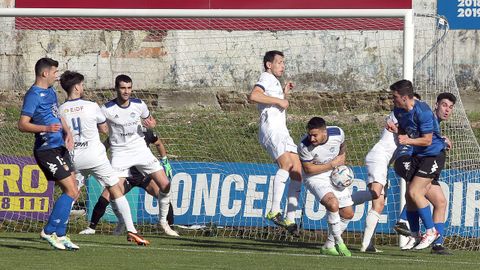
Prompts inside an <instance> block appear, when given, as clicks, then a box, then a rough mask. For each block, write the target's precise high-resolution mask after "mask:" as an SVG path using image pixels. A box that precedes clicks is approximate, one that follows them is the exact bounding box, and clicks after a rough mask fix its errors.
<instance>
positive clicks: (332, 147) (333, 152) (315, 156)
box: [298, 126, 345, 180]
mask: <svg viewBox="0 0 480 270" xmlns="http://www.w3.org/2000/svg"><path fill="white" fill-rule="evenodd" d="M327 134H328V138H327V141H326V142H325V143H324V144H320V145H317V146H314V145H313V144H312V143H311V142H310V140H309V137H308V135H306V136H305V137H304V138H303V139H302V141H301V142H300V144H299V145H298V155H299V157H300V161H302V162H313V163H315V164H326V163H328V162H330V161H331V160H333V159H334V158H335V157H337V156H338V155H339V154H340V146H341V145H342V144H343V143H344V142H345V133H344V132H343V130H342V129H341V128H339V127H337V126H327ZM331 173H332V171H331V170H330V171H326V172H323V173H319V174H316V175H309V176H307V180H308V179H309V178H318V177H320V178H322V179H327V180H328V179H330V174H331Z"/></svg>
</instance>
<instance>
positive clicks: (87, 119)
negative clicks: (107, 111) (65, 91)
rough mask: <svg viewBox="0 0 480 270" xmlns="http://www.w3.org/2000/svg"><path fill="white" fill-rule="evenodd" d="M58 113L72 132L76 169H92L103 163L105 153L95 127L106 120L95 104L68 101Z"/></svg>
mask: <svg viewBox="0 0 480 270" xmlns="http://www.w3.org/2000/svg"><path fill="white" fill-rule="evenodd" d="M59 111H60V114H61V116H62V117H63V118H64V119H65V121H66V122H67V125H68V126H69V127H70V129H71V130H72V134H73V140H74V146H75V148H74V152H73V162H74V163H75V167H76V169H85V168H92V167H95V166H98V165H99V164H100V163H102V162H104V158H103V157H104V156H106V151H105V147H104V146H103V143H102V142H101V140H100V136H99V134H98V128H97V125H98V124H101V123H105V121H106V118H105V116H104V115H103V113H102V111H101V110H100V107H99V106H98V105H97V103H95V102H91V101H87V100H83V99H75V100H68V101H66V102H65V103H63V104H62V105H61V106H60V108H59ZM77 167H79V168H77Z"/></svg>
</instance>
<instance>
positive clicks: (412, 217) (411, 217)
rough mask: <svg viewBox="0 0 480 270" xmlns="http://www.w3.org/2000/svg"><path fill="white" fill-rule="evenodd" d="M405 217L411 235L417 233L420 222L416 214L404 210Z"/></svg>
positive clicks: (415, 212)
mask: <svg viewBox="0 0 480 270" xmlns="http://www.w3.org/2000/svg"><path fill="white" fill-rule="evenodd" d="M404 209H405V208H404ZM405 215H406V216H407V220H408V225H409V226H410V231H411V232H413V233H418V232H419V231H420V220H419V215H418V212H417V211H408V210H406V211H405Z"/></svg>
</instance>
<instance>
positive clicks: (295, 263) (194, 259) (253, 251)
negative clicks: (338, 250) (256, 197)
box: [0, 233, 480, 270]
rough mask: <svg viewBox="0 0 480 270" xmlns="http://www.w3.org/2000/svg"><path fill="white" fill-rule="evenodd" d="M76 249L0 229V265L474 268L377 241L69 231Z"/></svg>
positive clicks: (470, 259)
mask: <svg viewBox="0 0 480 270" xmlns="http://www.w3.org/2000/svg"><path fill="white" fill-rule="evenodd" d="M71 238H72V240H73V241H74V242H75V243H77V244H78V245H79V246H80V250H79V251H76V252H69V251H56V250H53V249H52V248H51V247H50V246H49V245H48V244H47V243H46V242H44V241H43V240H40V239H39V236H38V234H32V233H2V235H1V236H0V253H1V254H2V269H5V270H9V269H62V268H65V269H69V270H75V269H136V268H138V267H139V266H140V265H141V268H146V269H148V268H152V269H153V268H160V269H314V268H320V269H323V268H328V269H436V270H442V269H459V268H461V269H465V270H466V269H478V268H479V267H480V262H479V261H478V260H477V255H478V254H477V252H473V251H454V256H438V255H431V254H430V253H429V250H424V251H416V252H405V251H400V250H399V249H398V248H396V247H391V246H390V247H388V246H382V247H379V248H381V249H382V250H383V251H384V252H383V253H379V254H364V253H360V252H359V251H358V246H350V249H351V250H352V253H353V256H352V257H348V258H347V257H331V256H325V255H320V252H319V250H320V246H319V245H318V244H306V243H292V242H277V241H265V240H246V239H233V238H217V237H208V238H207V237H194V238H193V237H181V238H178V239H173V238H167V237H161V236H150V237H149V238H148V239H149V240H150V241H151V245H150V246H148V247H137V246H134V245H133V244H132V243H128V242H127V241H126V240H125V236H122V237H116V236H110V235H88V236H85V235H74V236H72V237H71Z"/></svg>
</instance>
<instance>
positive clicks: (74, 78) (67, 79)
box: [60, 70, 85, 94]
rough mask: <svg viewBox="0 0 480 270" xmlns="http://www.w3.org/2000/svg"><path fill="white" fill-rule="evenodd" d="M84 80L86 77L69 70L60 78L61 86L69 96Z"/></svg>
mask: <svg viewBox="0 0 480 270" xmlns="http://www.w3.org/2000/svg"><path fill="white" fill-rule="evenodd" d="M84 80H85V77H84V76H83V75H82V74H80V73H78V72H75V71H70V70H67V71H65V72H64V73H63V74H62V76H60V85H61V86H62V88H63V90H65V92H67V94H70V93H71V92H72V90H73V87H74V86H75V85H76V84H79V83H81V82H83V81H84Z"/></svg>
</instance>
